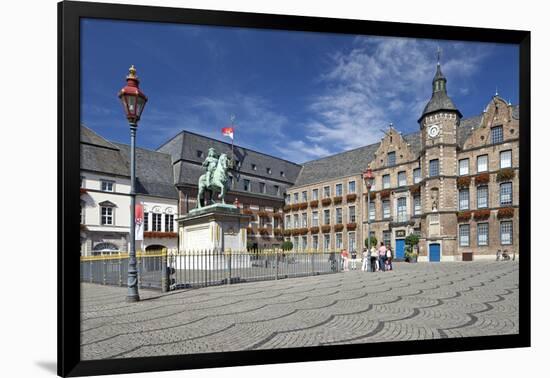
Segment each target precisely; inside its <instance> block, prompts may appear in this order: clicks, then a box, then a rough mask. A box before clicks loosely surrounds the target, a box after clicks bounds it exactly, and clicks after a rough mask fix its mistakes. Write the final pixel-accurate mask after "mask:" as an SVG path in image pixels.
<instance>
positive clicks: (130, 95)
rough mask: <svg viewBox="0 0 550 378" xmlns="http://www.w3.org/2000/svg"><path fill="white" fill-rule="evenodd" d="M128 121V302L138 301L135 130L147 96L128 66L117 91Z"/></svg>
mask: <svg viewBox="0 0 550 378" xmlns="http://www.w3.org/2000/svg"><path fill="white" fill-rule="evenodd" d="M118 98H119V99H120V101H121V102H122V107H123V109H124V113H125V114H126V118H127V119H128V123H129V124H130V182H131V184H130V185H131V186H130V199H131V204H130V254H129V258H128V296H127V297H126V300H127V301H128V302H137V301H139V293H138V281H137V260H136V190H135V184H136V162H135V160H136V131H137V123H138V121H139V119H140V118H141V113H142V112H143V108H144V107H145V103H146V102H147V96H145V94H144V93H143V92H142V91H141V90H140V89H139V79H138V77H137V75H136V68H135V67H134V66H133V65H132V67H130V69H129V72H128V76H126V86H125V87H124V88H122V89H121V90H120V92H119V93H118Z"/></svg>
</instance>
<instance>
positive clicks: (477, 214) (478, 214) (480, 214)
mask: <svg viewBox="0 0 550 378" xmlns="http://www.w3.org/2000/svg"><path fill="white" fill-rule="evenodd" d="M490 216H491V210H476V211H474V220H475V221H482V220H487V219H489V217H490Z"/></svg>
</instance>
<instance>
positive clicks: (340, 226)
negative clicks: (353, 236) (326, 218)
mask: <svg viewBox="0 0 550 378" xmlns="http://www.w3.org/2000/svg"><path fill="white" fill-rule="evenodd" d="M343 229H344V225H343V224H342V223H338V224H335V225H334V231H336V232H338V231H342V230H343Z"/></svg>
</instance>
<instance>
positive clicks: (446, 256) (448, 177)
mask: <svg viewBox="0 0 550 378" xmlns="http://www.w3.org/2000/svg"><path fill="white" fill-rule="evenodd" d="M461 118H462V114H461V113H460V111H459V110H458V109H457V108H456V106H455V105H454V103H453V101H452V100H451V99H450V98H449V96H448V95H447V79H446V78H445V76H444V75H443V72H442V71H441V65H440V63H439V61H438V62H437V68H436V72H435V76H434V78H433V81H432V97H431V99H430V101H428V103H427V104H426V106H425V107H424V111H423V112H422V115H421V116H420V118H419V120H418V122H419V124H420V129H421V134H422V153H421V157H420V166H421V168H422V176H423V179H424V180H423V183H422V190H421V196H422V197H421V198H422V213H423V217H422V227H421V229H422V236H421V242H420V257H421V258H422V259H426V260H429V261H442V260H443V261H445V260H455V259H456V256H455V254H456V253H457V252H456V251H457V240H456V235H457V222H456V211H457V187H456V178H457V129H458V125H459V124H460V119H461Z"/></svg>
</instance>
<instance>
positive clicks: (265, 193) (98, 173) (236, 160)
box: [81, 64, 520, 261]
mask: <svg viewBox="0 0 550 378" xmlns="http://www.w3.org/2000/svg"><path fill="white" fill-rule="evenodd" d="M480 112H481V114H480V115H477V116H474V117H469V118H463V116H462V114H461V112H460V110H459V109H458V108H457V107H456V106H455V104H454V103H453V101H452V100H451V99H450V98H449V96H448V95H447V80H446V78H445V77H444V76H443V73H442V71H441V67H440V65H439V64H438V65H437V69H436V74H435V77H434V78H433V86H432V97H431V99H430V100H429V102H428V103H427V104H426V106H425V108H424V111H423V112H422V114H420V117H419V119H418V123H419V130H418V131H417V132H415V133H412V134H408V135H402V134H401V133H400V132H399V131H398V130H396V129H395V128H394V127H393V126H392V125H390V127H389V129H388V131H387V132H386V133H385V136H384V137H383V138H382V140H381V141H380V142H379V143H376V144H372V145H368V146H364V147H360V148H357V149H354V150H350V151H345V152H342V153H339V154H335V155H332V156H328V157H325V158H322V159H318V160H313V161H309V162H306V163H304V164H296V163H293V162H290V161H287V160H284V159H280V158H277V157H274V156H270V155H267V154H264V153H261V152H257V151H254V150H251V149H248V148H243V147H240V146H236V145H235V146H232V145H231V144H229V143H225V142H222V141H219V140H216V139H212V138H209V137H205V136H202V135H199V134H196V133H193V132H189V131H185V130H184V131H182V132H180V133H178V134H177V135H175V136H174V137H172V138H170V139H169V140H168V141H167V142H166V143H164V144H163V145H162V146H160V147H159V148H158V149H156V151H149V150H145V149H138V159H137V170H138V197H140V198H139V199H140V201H141V202H143V203H144V206H145V231H146V232H147V231H151V232H149V233H147V234H146V238H145V239H146V240H145V242H144V245H143V248H144V249H145V248H146V247H147V245H155V246H158V245H163V246H166V245H169V248H172V247H175V246H176V245H181V242H182V240H181V238H182V234H181V232H180V231H181V230H178V225H177V218H178V217H181V216H184V215H185V214H187V213H188V211H189V210H190V209H193V208H195V207H196V205H197V202H196V201H197V192H198V190H197V189H198V188H197V182H198V180H199V177H200V175H201V174H203V173H204V172H205V169H204V167H203V166H202V163H203V161H204V160H205V158H206V155H207V153H208V149H209V148H211V147H213V148H214V149H215V150H216V151H217V153H218V154H221V153H226V154H227V156H231V157H232V169H231V170H230V174H229V183H228V191H227V195H226V202H228V203H235V204H237V205H238V206H239V207H240V208H241V209H242V212H243V213H246V214H248V215H250V218H251V221H250V224H249V225H248V228H247V239H248V240H247V245H248V247H249V248H278V247H281V244H282V242H283V241H284V240H290V241H292V242H293V248H294V249H295V250H340V249H343V248H346V249H348V250H357V251H361V250H362V249H363V247H364V241H365V239H366V236H367V228H368V224H369V225H370V231H371V234H372V235H374V236H375V237H376V238H377V240H378V241H379V242H381V241H383V242H384V244H386V245H390V246H391V247H392V249H393V250H394V255H395V257H397V258H403V257H404V252H405V238H406V237H407V236H408V235H409V234H411V233H416V234H418V235H419V236H420V243H419V260H420V261H461V260H470V259H482V258H494V257H495V254H496V251H497V250H498V249H501V250H503V251H504V250H508V252H509V253H510V254H512V253H513V252H516V253H519V250H518V245H519V237H518V228H519V227H518V219H519V214H518V210H519V209H518V204H519V177H518V176H519V171H518V167H519V132H520V130H519V108H518V106H512V105H511V104H509V103H507V102H506V101H504V100H503V99H502V98H501V97H499V96H497V95H495V96H493V97H492V98H491V99H490V100H489V102H488V104H487V105H486V106H485V108H484V109H481V107H480ZM82 138H83V139H82V140H81V154H82V159H81V172H82V178H81V182H82V185H83V187H82V189H81V192H82V191H83V192H85V194H84V195H83V196H82V201H83V202H82V203H81V219H83V221H82V223H83V224H84V225H85V226H86V227H85V230H81V238H82V240H83V246H84V247H83V248H84V252H83V253H84V254H88V253H94V252H95V251H102V249H105V248H107V247H109V248H111V250H114V251H116V250H125V249H126V244H127V243H128V229H129V217H128V214H126V213H127V211H126V210H127V208H128V206H129V195H128V192H129V189H128V176H129V168H128V166H129V163H128V161H127V160H128V157H127V155H128V153H127V149H128V146H126V145H122V144H117V143H111V142H109V141H107V140H105V139H103V138H102V137H100V136H99V135H96V134H95V133H93V132H91V130H89V129H87V128H85V127H84V128H83V129H82ZM369 166H370V168H371V169H372V171H373V174H374V177H375V179H374V185H373V186H372V188H371V190H370V208H368V209H367V202H368V201H367V198H366V193H367V190H366V187H365V183H364V181H363V177H362V172H363V171H364V170H365V169H366V168H367V167H369ZM109 183H114V184H112V185H111V184H109ZM113 188H116V190H115V189H113ZM119 191H120V193H119ZM96 197H97V198H96ZM121 201H122V202H121ZM126 202H128V204H127V203H126ZM84 219H85V220H84ZM367 223H368V224H367ZM159 237H162V239H154V238H159ZM106 246H107V247H106ZM98 253H99V252H98Z"/></svg>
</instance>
